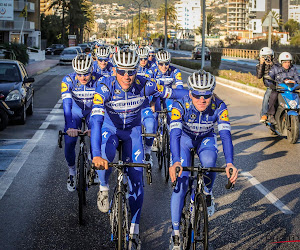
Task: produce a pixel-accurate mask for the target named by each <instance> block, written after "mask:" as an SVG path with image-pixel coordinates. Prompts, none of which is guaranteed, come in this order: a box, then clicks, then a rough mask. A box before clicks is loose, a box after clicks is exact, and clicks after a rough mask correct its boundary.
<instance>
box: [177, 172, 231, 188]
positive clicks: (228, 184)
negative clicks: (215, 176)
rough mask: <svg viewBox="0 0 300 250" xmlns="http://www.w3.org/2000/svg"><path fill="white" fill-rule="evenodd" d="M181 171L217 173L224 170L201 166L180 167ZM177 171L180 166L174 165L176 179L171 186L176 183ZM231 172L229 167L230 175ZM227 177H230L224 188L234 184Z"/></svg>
mask: <svg viewBox="0 0 300 250" xmlns="http://www.w3.org/2000/svg"><path fill="white" fill-rule="evenodd" d="M182 171H190V172H200V173H202V174H203V173H205V172H219V173H221V172H226V170H225V168H202V167H182ZM179 172H180V167H176V181H174V182H173V183H172V187H173V188H174V187H175V186H176V184H177V177H178V174H179ZM232 172H233V169H232V168H230V169H229V174H230V177H231V175H232ZM229 179H230V178H228V182H227V184H226V185H225V188H226V189H230V188H234V184H232V183H231V182H230V180H229Z"/></svg>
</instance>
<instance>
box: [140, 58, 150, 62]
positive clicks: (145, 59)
mask: <svg viewBox="0 0 300 250" xmlns="http://www.w3.org/2000/svg"><path fill="white" fill-rule="evenodd" d="M140 60H141V61H143V60H144V61H147V60H148V58H140Z"/></svg>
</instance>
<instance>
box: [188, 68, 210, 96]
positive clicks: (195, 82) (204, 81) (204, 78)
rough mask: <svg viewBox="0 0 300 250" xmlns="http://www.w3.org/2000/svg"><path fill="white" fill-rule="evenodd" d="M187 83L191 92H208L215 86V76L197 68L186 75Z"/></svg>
mask: <svg viewBox="0 0 300 250" xmlns="http://www.w3.org/2000/svg"><path fill="white" fill-rule="evenodd" d="M187 85H188V88H189V90H191V91H192V92H194V91H195V92H201V94H204V93H205V94H210V93H212V92H213V91H214V89H215V87H216V78H215V76H214V75H212V74H211V73H209V72H206V71H205V70H199V71H198V72H194V73H193V74H191V75H190V76H189V77H188V81H187Z"/></svg>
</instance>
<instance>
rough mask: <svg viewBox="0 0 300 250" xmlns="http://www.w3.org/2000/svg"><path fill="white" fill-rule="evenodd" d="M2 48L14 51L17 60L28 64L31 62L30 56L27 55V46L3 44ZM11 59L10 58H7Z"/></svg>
mask: <svg viewBox="0 0 300 250" xmlns="http://www.w3.org/2000/svg"><path fill="white" fill-rule="evenodd" d="M2 46H3V47H4V48H5V49H7V50H12V51H13V52H14V54H15V56H16V60H18V61H20V62H22V63H24V64H27V63H28V61H29V55H28V53H27V46H26V45H25V44H19V43H11V44H8V43H5V44H2ZM7 59H10V58H7Z"/></svg>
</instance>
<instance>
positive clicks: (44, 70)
mask: <svg viewBox="0 0 300 250" xmlns="http://www.w3.org/2000/svg"><path fill="white" fill-rule="evenodd" d="M57 65H58V63H57V64H55V65H52V66H50V67H47V68H44V69H41V70H39V71H38V72H36V73H35V74H33V75H32V76H37V75H40V74H43V73H45V72H47V71H48V70H50V69H52V68H54V67H55V66H57Z"/></svg>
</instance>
